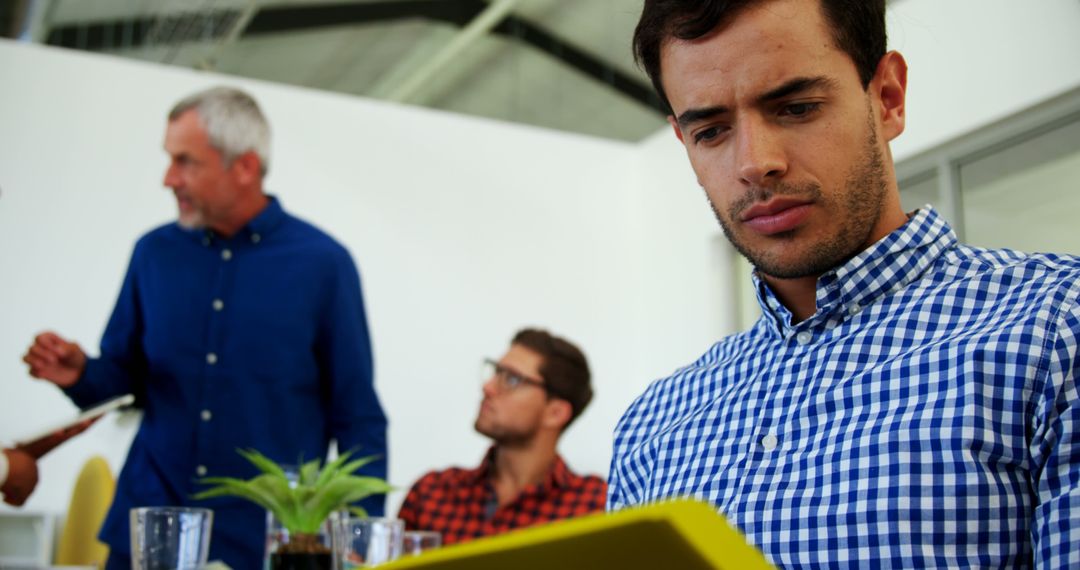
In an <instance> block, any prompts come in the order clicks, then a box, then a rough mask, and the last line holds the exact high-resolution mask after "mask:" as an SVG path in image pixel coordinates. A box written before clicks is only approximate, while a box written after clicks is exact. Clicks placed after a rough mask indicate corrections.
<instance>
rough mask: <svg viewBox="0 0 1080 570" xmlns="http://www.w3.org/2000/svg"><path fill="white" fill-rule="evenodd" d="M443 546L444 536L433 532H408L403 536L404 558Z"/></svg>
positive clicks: (402, 548) (402, 550) (402, 549)
mask: <svg viewBox="0 0 1080 570" xmlns="http://www.w3.org/2000/svg"><path fill="white" fill-rule="evenodd" d="M440 546H442V535H441V534H439V533H438V532H435V531H433V530H407V531H405V532H404V534H402V536H401V552H402V554H403V555H404V556H416V555H418V554H422V553H423V552H425V551H428V550H435V549H436V548H438V547H440Z"/></svg>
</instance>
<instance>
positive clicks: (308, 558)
mask: <svg viewBox="0 0 1080 570" xmlns="http://www.w3.org/2000/svg"><path fill="white" fill-rule="evenodd" d="M329 530H330V529H329V524H324V528H323V531H322V532H320V533H318V534H304V533H290V532H289V530H288V529H286V528H285V527H283V526H282V525H281V523H280V522H278V521H277V519H275V518H274V517H273V516H272V515H269V513H268V516H267V533H266V539H267V540H266V558H265V563H264V564H265V565H264V566H263V567H264V568H269V569H270V570H333V568H334V563H333V549H332V543H331V540H330V533H329Z"/></svg>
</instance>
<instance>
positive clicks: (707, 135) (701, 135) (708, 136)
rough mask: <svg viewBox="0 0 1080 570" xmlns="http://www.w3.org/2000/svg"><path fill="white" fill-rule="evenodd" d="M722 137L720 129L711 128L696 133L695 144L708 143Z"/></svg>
mask: <svg viewBox="0 0 1080 570" xmlns="http://www.w3.org/2000/svg"><path fill="white" fill-rule="evenodd" d="M718 136H720V129H719V127H709V128H707V129H701V130H700V131H698V132H696V133H694V142H706V141H711V140H713V139H715V138H716V137H718Z"/></svg>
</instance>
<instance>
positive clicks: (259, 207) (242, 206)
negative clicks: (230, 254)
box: [210, 188, 270, 238]
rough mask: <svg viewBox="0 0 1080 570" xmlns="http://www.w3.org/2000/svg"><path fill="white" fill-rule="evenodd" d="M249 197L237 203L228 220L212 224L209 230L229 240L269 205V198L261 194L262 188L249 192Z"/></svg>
mask: <svg viewBox="0 0 1080 570" xmlns="http://www.w3.org/2000/svg"><path fill="white" fill-rule="evenodd" d="M251 192H252V194H250V197H248V198H246V199H244V200H241V201H239V202H237V204H236V207H235V208H234V209H233V211H231V212H230V213H229V214H230V215H229V219H228V220H223V221H221V222H219V223H216V224H214V225H213V226H212V227H211V228H210V229H212V230H214V231H215V232H217V233H218V234H219V235H221V236H223V237H227V238H230V237H232V236H234V235H236V233H237V232H239V231H240V230H241V229H243V228H244V226H246V225H248V223H249V222H250V221H251V220H253V219H255V217H256V216H258V215H259V214H260V213H261V212H262V211H263V210H264V209H266V206H267V205H268V204H269V203H270V198H269V197H267V195H266V194H263V191H262V188H259V189H257V190H253V191H251Z"/></svg>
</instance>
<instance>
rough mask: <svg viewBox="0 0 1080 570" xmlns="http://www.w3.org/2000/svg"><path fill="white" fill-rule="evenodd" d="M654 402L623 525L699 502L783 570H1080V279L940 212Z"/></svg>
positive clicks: (620, 469)
mask: <svg viewBox="0 0 1080 570" xmlns="http://www.w3.org/2000/svg"><path fill="white" fill-rule="evenodd" d="M755 285H756V286H757V288H758V298H759V302H760V304H761V306H762V309H763V312H764V315H763V316H762V318H761V319H760V320H758V321H757V323H756V324H755V325H754V326H753V328H752V329H750V330H749V331H747V332H744V333H741V334H737V335H734V336H731V337H728V338H726V339H724V340H722V341H721V342H719V343H717V344H716V345H715V346H713V347H712V349H711V350H709V352H708V353H707V354H705V355H704V356H703V357H702V358H701V359H699V360H698V361H697V362H695V363H694V364H692V365H690V366H688V367H686V368H683V369H681V370H678V371H676V372H675V373H674V374H673V375H672V376H671V377H669V378H666V379H663V380H660V381H658V382H656V383H654V384H653V385H652V386H650V387H649V388H648V390H647V391H646V392H645V393H644V394H643V395H642V396H641V397H640V398H638V400H637V401H636V402H634V404H633V405H632V406H631V407H630V409H629V410H628V411H627V412H626V414H625V415H624V416H623V418H622V420H621V421H620V423H619V425H618V427H617V428H616V434H615V446H614V456H613V461H612V465H611V474H610V477H611V479H610V482H609V495H608V506H609V508H611V509H619V508H622V507H624V506H627V505H632V504H638V503H646V502H650V501H657V500H660V499H663V498H667V497H675V496H694V497H698V498H702V499H705V500H708V501H711V502H712V503H714V504H715V505H716V506H717V507H718V509H719V511H720V512H721V513H723V514H724V515H726V516H727V518H728V519H729V521H730V522H732V523H733V524H734V525H735V526H737V527H738V528H739V529H741V530H742V532H744V533H745V534H746V537H747V539H748V540H749V541H750V542H751V543H753V544H755V545H756V546H758V547H759V548H760V549H761V550H762V551H763V552H764V553H765V555H766V556H767V557H768V558H769V559H770V560H772V561H773V562H774V563H776V564H778V565H780V566H789V567H806V568H881V567H895V568H926V567H938V568H976V567H980V568H1027V567H1039V568H1066V567H1070V568H1077V567H1080V431H1078V429H1080V425H1078V420H1080V395H1078V392H1077V386H1076V381H1077V377H1078V372H1080V359H1078V355H1077V336H1078V334H1080V304H1078V302H1077V300H1078V295H1080V260H1078V259H1077V258H1075V257H1068V256H1056V255H1028V254H1023V253H1018V252H1014V251H1007V250H986V249H977V248H972V247H967V246H964V245H960V244H958V243H957V240H956V237H955V234H954V233H953V232H952V231H951V230H950V229H949V227H948V226H947V224H946V223H945V222H944V221H943V220H941V219H940V218H939V217H938V215H937V214H936V213H934V211H933V210H931V209H928V208H927V209H923V210H921V211H919V212H917V213H916V214H915V216H914V217H913V218H912V219H911V220H910V221H909V222H908V223H907V224H906V225H905V226H903V227H902V228H900V229H898V230H897V231H895V232H893V233H892V234H890V235H888V236H886V237H885V238H883V239H882V240H881V241H879V242H878V243H876V244H875V245H873V246H871V247H870V248H869V249H867V250H865V251H863V252H862V253H860V254H859V255H857V256H856V257H854V258H853V259H851V260H850V261H848V262H847V263H845V264H843V265H842V266H840V267H838V268H836V269H834V270H832V271H830V272H828V273H826V274H825V275H823V276H822V277H821V278H820V279H819V280H818V285H817V312H816V313H815V314H814V315H813V316H812V317H810V318H809V319H807V320H805V321H802V322H799V323H797V324H794V323H793V319H792V315H791V313H790V312H789V311H788V310H787V309H786V308H785V307H784V306H783V305H782V304H781V303H780V302H779V300H778V299H777V298H776V297H775V296H774V295H773V293H772V292H771V291H770V289H769V288H768V286H766V285H765V284H764V283H763V282H761V281H758V280H755Z"/></svg>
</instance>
